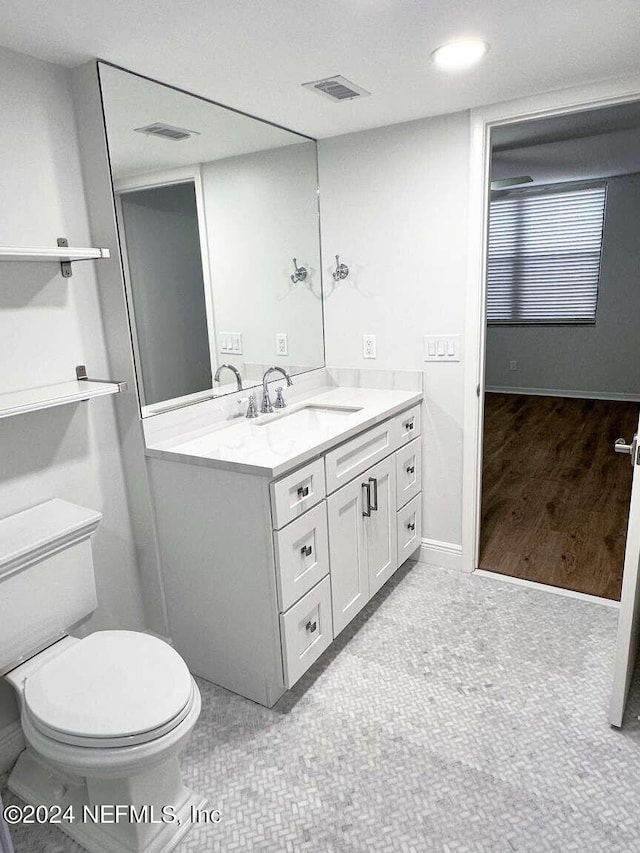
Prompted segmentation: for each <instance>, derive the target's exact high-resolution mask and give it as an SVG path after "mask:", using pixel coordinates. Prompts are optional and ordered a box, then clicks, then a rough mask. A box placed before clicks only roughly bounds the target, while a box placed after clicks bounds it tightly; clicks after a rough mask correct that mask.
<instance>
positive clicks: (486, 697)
mask: <svg viewBox="0 0 640 853" xmlns="http://www.w3.org/2000/svg"><path fill="white" fill-rule="evenodd" d="M616 618H617V613H616V610H614V609H612V608H609V607H605V606H601V605H597V604H591V603H587V602H583V601H578V600H575V599H570V598H566V597H561V596H558V595H554V594H550V593H546V592H539V591H536V590H531V589H524V588H522V587H518V586H515V585H512V584H508V583H504V582H501V581H496V580H492V579H488V578H484V577H479V576H468V575H462V574H460V573H456V572H452V571H447V570H445V569H441V568H437V567H434V566H427V565H424V564H420V563H418V564H415V565H413V566H410V567H409V568H408V569H405V570H401V571H400V572H399V573H398V576H397V577H396V578H395V579H394V580H392V581H391V583H390V584H388V585H387V587H386V588H385V589H383V590H382V591H381V593H380V594H379V595H378V596H377V597H376V598H375V599H374V600H373V601H372V602H371V603H370V604H369V606H368V607H367V608H366V610H365V611H364V612H363V613H362V614H361V615H360V616H359V617H358V618H357V620H356V622H355V624H353V625H352V626H350V627H349V628H347V630H346V631H345V632H344V635H341V637H340V638H339V640H338V642H337V643H336V644H335V645H334V648H333V649H331V650H329V652H328V653H327V654H326V655H325V656H324V657H323V658H322V659H321V660H320V661H319V662H318V663H317V664H316V665H315V666H314V667H313V668H312V670H311V671H310V672H309V673H307V675H306V676H305V677H304V678H303V680H302V681H301V682H300V683H299V684H298V685H297V686H296V687H295V689H294V690H293V691H291V692H290V693H289V694H288V695H286V696H285V697H284V698H283V699H282V700H281V701H280V702H279V703H278V705H277V706H276V707H275V708H273V709H271V710H269V709H266V708H262V707H260V706H258V705H255V704H253V703H252V702H249V701H247V700H244V699H241V698H240V697H238V696H235V695H233V694H230V693H228V692H227V691H225V690H222V689H221V688H217V687H214V686H212V685H210V684H207V683H206V682H202V681H200V682H199V683H200V688H201V691H202V697H203V712H202V716H201V718H200V721H199V723H198V726H197V727H196V729H195V731H194V735H193V737H192V740H191V742H190V744H189V746H188V747H187V750H186V751H185V753H184V754H183V758H182V765H183V769H184V773H185V777H186V781H187V784H189V785H190V786H191V787H192V788H193V789H194V790H196V791H198V792H199V793H202V794H204V795H205V796H206V797H208V799H209V802H210V805H211V806H212V807H215V808H218V809H220V810H221V812H222V821H221V823H220V824H218V825H208V826H196V827H194V828H193V829H192V830H191V832H190V833H189V835H188V836H187V837H186V839H185V841H184V842H183V844H182V845H181V847H180V848H179V851H180V853H196V852H197V853H200V851H219V853H235V851H265V853H266V851H291V853H298V851H300V853H302V851H312V852H313V853H332V851H335V853H338V852H339V853H347V851H354V853H355V851H363V853H364V851H366V853H387V851H389V853H391V851H393V853H396V851H397V853H400V852H401V851H402V853H404V851H407V853H410V851H415V853H423V851H424V852H425V853H426V852H427V851H442V853H463V851H474V853H475V851H478V853H480V851H487V853H489V851H491V853H502V851H504V853H512V851H530V853H545V851H552V853H568V852H569V851H580V853H623V851H624V853H627V851H628V853H638V851H640V807H639V804H640V723H639V722H638V719H637V714H638V712H639V711H640V679H636V681H635V683H634V688H633V692H632V696H631V703H630V709H629V713H628V715H627V720H626V722H625V727H624V729H623V730H622V731H616V730H613V729H611V728H610V727H609V725H608V724H607V722H606V709H607V702H608V698H609V690H610V686H611V674H612V661H613V650H614V643H615V628H616ZM5 796H6V798H7V800H9V801H11V796H10V795H8V794H6V793H5ZM7 800H6V801H7ZM6 801H5V802H6ZM14 835H15V845H16V853H26V852H27V851H29V853H63V851H64V853H70V851H76V850H78V848H77V847H76V846H75V845H74V844H73V843H72V842H71V841H70V840H69V839H67V838H66V837H65V836H63V835H61V834H59V833H58V832H56V831H53V830H49V829H46V828H45V829H39V830H29V831H26V830H24V829H22V830H20V831H14Z"/></svg>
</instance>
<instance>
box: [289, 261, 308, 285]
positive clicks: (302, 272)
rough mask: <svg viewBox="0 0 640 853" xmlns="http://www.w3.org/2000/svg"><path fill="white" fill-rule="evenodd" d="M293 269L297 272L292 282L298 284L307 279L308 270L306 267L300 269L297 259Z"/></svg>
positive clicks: (292, 277)
mask: <svg viewBox="0 0 640 853" xmlns="http://www.w3.org/2000/svg"><path fill="white" fill-rule="evenodd" d="M293 268H294V270H295V272H294V273H293V275H292V276H291V281H292V282H293V283H294V284H296V283H297V282H299V281H304V280H305V278H306V277H307V270H306V268H305V267H299V266H298V261H297V260H296V259H295V258H294V259H293Z"/></svg>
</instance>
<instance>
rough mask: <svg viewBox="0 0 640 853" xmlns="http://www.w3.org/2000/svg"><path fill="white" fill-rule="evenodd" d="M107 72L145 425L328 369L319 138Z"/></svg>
mask: <svg viewBox="0 0 640 853" xmlns="http://www.w3.org/2000/svg"><path fill="white" fill-rule="evenodd" d="M99 67H100V80H101V86H102V95H103V105H104V113H105V122H106V127H107V137H108V143H109V155H110V160H111V167H112V173H113V183H114V190H115V195H116V210H117V216H118V227H119V231H120V237H121V246H122V255H123V264H124V274H125V281H126V286H127V296H128V302H129V307H130V313H131V315H132V323H131V332H132V339H133V345H134V351H135V355H136V361H137V373H138V379H139V394H140V400H141V406H142V414H143V416H146V415H150V414H154V413H156V412H159V411H164V410H166V409H169V408H173V407H176V406H179V405H183V404H185V403H192V402H197V401H198V400H201V399H206V398H209V397H211V396H212V395H216V396H217V395H218V394H223V393H229V392H232V391H236V390H237V380H236V377H235V375H234V374H233V372H232V371H231V370H226V369H224V370H221V371H218V368H220V366H221V365H224V364H231V365H233V366H234V367H235V368H236V369H237V370H238V371H239V373H240V376H241V381H242V383H243V385H244V387H245V388H249V387H252V386H255V385H257V384H258V383H259V382H261V380H262V375H263V373H264V371H265V369H266V368H267V367H269V366H270V365H272V364H276V365H278V366H281V367H283V368H284V369H285V370H287V371H288V372H289V373H290V374H292V375H294V374H296V373H301V372H304V371H307V370H312V369H315V368H317V367H321V366H323V364H324V341H323V325H322V282H321V274H320V246H319V214H318V191H317V190H318V186H317V151H316V143H315V141H314V140H311V139H308V138H307V137H303V136H300V135H298V134H295V133H292V132H291V131H287V130H284V129H282V128H279V127H276V126H274V125H271V124H268V123H266V122H263V121H260V120H258V119H254V118H251V117H249V116H245V115H242V114H241V113H237V112H235V111H233V110H229V109H227V108H225V107H220V106H218V105H215V104H212V103H211V102H209V101H205V100H203V99H201V98H198V97H195V96H193V95H188V94H186V93H184V92H179V91H177V90H175V89H172V88H171V87H168V86H165V85H163V84H160V83H155V82H153V81H150V80H147V79H145V78H141V77H139V76H137V75H135V74H131V73H130V72H127V71H123V70H121V69H118V68H115V67H113V66H109V65H105V64H104V63H100V65H99ZM294 258H295V259H296V260H297V263H298V265H300V266H304V267H305V268H306V270H307V276H306V278H305V279H304V281H298V282H294V281H292V279H291V275H292V273H293V272H294V262H293V259H294ZM216 376H218V377H219V378H218V380H217V381H216V378H215V377H216Z"/></svg>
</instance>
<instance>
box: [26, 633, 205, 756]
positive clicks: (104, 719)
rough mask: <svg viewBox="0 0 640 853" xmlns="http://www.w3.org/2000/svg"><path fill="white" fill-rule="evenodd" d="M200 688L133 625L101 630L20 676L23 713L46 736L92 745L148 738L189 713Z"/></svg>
mask: <svg viewBox="0 0 640 853" xmlns="http://www.w3.org/2000/svg"><path fill="white" fill-rule="evenodd" d="M196 692H197V688H196V687H195V684H194V681H193V679H192V677H191V674H190V672H189V670H188V668H187V666H186V664H185V662H184V661H183V660H182V658H181V657H180V656H179V655H178V654H177V652H175V651H174V650H173V649H172V648H171V646H169V645H168V644H167V643H165V642H163V641H162V640H159V639H158V638H156V637H152V636H149V635H148V634H141V633H138V632H134V631H98V632H96V633H94V634H91V635H89V636H88V637H86V638H85V639H83V640H79V641H78V642H75V643H73V645H71V646H68V647H67V648H66V649H64V650H63V651H61V653H60V654H58V655H56V656H54V657H53V658H51V659H50V660H48V661H47V662H46V663H44V664H43V665H42V666H41V667H40V668H39V669H37V670H36V672H35V673H33V674H32V675H31V676H29V677H28V678H27V679H26V681H25V682H24V694H23V695H24V714H25V716H26V717H28V719H29V722H30V723H31V724H32V725H33V727H34V728H35V729H36V730H37V731H38V732H40V734H42V735H43V736H45V737H47V738H51V739H52V740H54V741H57V742H59V743H63V744H70V745H74V746H84V747H89V748H105V749H106V748H114V747H122V746H134V745H137V744H143V743H148V742H150V741H153V740H155V739H157V738H159V737H161V736H162V735H164V734H166V733H168V732H170V731H171V730H172V729H174V728H176V726H178V725H179V724H180V723H181V722H182V721H183V720H184V719H185V718H186V717H187V716H188V715H189V713H190V711H191V710H192V708H193V704H194V701H195V697H196Z"/></svg>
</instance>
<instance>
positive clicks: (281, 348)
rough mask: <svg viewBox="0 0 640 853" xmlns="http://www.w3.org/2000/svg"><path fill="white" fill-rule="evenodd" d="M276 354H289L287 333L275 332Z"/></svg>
mask: <svg viewBox="0 0 640 853" xmlns="http://www.w3.org/2000/svg"><path fill="white" fill-rule="evenodd" d="M276 355H289V335H288V334H287V333H286V332H276Z"/></svg>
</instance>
